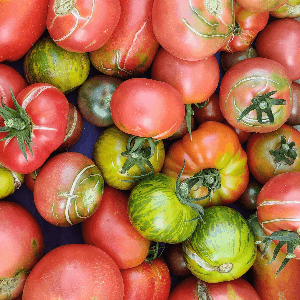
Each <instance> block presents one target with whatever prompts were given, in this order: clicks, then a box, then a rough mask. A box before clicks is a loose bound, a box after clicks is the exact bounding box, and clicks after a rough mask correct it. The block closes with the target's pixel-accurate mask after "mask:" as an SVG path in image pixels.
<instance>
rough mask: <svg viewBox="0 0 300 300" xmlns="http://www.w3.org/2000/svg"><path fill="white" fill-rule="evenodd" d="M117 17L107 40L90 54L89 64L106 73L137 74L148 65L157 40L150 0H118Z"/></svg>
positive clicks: (130, 75) (127, 76)
mask: <svg viewBox="0 0 300 300" xmlns="http://www.w3.org/2000/svg"><path fill="white" fill-rule="evenodd" d="M120 4H121V11H122V14H121V17H120V21H119V23H118V25H117V27H116V29H115V30H114V32H113V34H112V36H111V37H110V39H109V40H108V41H107V42H106V43H105V44H104V45H103V46H102V47H101V48H99V49H98V50H96V51H93V52H91V53H90V59H91V62H92V64H93V66H94V67H95V68H96V69H97V70H99V71H100V72H102V73H104V74H107V75H114V76H117V77H121V78H124V79H125V78H131V77H137V76H138V75H141V74H143V73H145V71H146V70H147V69H148V68H149V67H150V65H151V63H152V61H153V59H154V57H155V55H156V52H157V50H158V47H159V43H158V41H157V40H156V37H155V35H154V32H153V26H152V6H153V0H120Z"/></svg>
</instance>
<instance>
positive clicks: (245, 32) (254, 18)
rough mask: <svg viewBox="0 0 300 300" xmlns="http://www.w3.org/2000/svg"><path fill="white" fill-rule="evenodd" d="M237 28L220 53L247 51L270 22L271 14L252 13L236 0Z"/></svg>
mask: <svg viewBox="0 0 300 300" xmlns="http://www.w3.org/2000/svg"><path fill="white" fill-rule="evenodd" d="M234 14H235V27H234V30H233V31H232V33H231V35H230V36H229V37H228V38H227V40H226V42H225V44H224V45H223V46H222V47H221V48H220V51H227V52H237V51H244V50H246V49H247V48H248V47H249V46H250V45H251V44H252V42H253V41H254V39H255V37H256V35H257V34H258V32H259V31H261V30H263V29H264V28H265V26H266V25H267V23H268V20H269V12H251V11H249V10H246V9H245V8H244V7H242V6H240V5H239V4H238V2H236V1H235V0H234Z"/></svg>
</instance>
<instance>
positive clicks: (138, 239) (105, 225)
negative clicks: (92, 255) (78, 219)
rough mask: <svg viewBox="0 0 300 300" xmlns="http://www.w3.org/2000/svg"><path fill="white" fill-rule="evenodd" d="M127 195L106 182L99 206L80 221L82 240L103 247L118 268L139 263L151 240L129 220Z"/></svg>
mask: <svg viewBox="0 0 300 300" xmlns="http://www.w3.org/2000/svg"><path fill="white" fill-rule="evenodd" d="M128 197H129V195H128V193H126V192H124V191H121V190H117V189H115V188H113V187H110V186H109V185H105V187H104V193H103V197H102V200H101V203H100V205H99V207H98V209H97V210H96V212H95V213H94V214H93V215H92V216H91V217H90V218H88V219H87V220H85V221H83V222H82V223H81V232H82V236H83V239H84V242H85V243H86V244H89V245H93V246H96V247H99V248H100V249H102V250H104V251H105V252H106V253H107V254H108V255H110V257H111V258H113V260H114V261H115V262H116V264H117V265H118V267H119V268H120V269H127V268H132V267H135V266H137V265H139V264H141V263H142V262H143V261H144V260H145V259H146V257H147V254H148V251H149V247H150V241H149V240H147V239H145V238H144V237H143V236H142V235H140V234H139V233H138V232H137V230H136V229H135V228H134V227H133V226H132V224H131V223H130V221H129V217H128V212H127V204H128Z"/></svg>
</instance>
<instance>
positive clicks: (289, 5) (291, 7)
mask: <svg viewBox="0 0 300 300" xmlns="http://www.w3.org/2000/svg"><path fill="white" fill-rule="evenodd" d="M270 15H271V16H273V17H275V18H298V17H300V11H299V1H293V0H288V1H287V2H285V3H284V4H283V5H282V6H280V7H278V8H276V9H274V10H272V11H270Z"/></svg>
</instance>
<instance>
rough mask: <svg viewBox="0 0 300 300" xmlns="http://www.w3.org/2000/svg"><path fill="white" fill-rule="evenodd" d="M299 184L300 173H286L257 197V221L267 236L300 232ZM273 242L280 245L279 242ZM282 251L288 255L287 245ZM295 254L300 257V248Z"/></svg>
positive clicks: (269, 184) (263, 188)
mask: <svg viewBox="0 0 300 300" xmlns="http://www.w3.org/2000/svg"><path fill="white" fill-rule="evenodd" d="M299 182H300V172H286V173H282V174H279V175H276V176H275V177H273V178H271V179H270V180H269V181H268V182H267V183H266V184H264V186H263V187H262V189H261V191H260V193H259V194H258V197H257V219H258V222H259V224H260V226H261V228H262V229H263V231H264V233H265V235H270V234H272V232H275V231H280V230H289V231H295V232H297V230H299V228H300V223H299V217H298V216H299V198H300V196H299V195H300V185H299ZM273 241H274V243H276V244H278V241H277V240H273ZM281 251H282V252H284V253H286V245H284V246H283V247H282V248H281ZM294 253H295V255H296V257H300V246H297V247H296V249H295V251H294ZM279 274H280V273H279Z"/></svg>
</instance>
